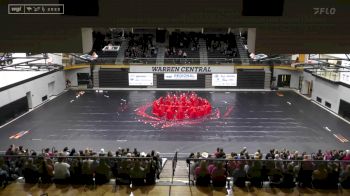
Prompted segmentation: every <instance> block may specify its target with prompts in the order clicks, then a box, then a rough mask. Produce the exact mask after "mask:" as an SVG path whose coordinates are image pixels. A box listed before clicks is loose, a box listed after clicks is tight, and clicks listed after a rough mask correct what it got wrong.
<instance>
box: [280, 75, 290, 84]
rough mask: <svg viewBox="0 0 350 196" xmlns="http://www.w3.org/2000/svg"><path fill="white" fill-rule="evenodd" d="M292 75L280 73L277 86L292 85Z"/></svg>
mask: <svg viewBox="0 0 350 196" xmlns="http://www.w3.org/2000/svg"><path fill="white" fill-rule="evenodd" d="M290 78H291V75H278V80H277V87H290Z"/></svg>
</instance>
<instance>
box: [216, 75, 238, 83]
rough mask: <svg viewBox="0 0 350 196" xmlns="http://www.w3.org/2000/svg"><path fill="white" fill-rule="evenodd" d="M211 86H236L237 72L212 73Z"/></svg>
mask: <svg viewBox="0 0 350 196" xmlns="http://www.w3.org/2000/svg"><path fill="white" fill-rule="evenodd" d="M212 86H237V74H213V75H212Z"/></svg>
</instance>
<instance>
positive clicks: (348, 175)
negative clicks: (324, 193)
mask: <svg viewBox="0 0 350 196" xmlns="http://www.w3.org/2000/svg"><path fill="white" fill-rule="evenodd" d="M340 184H341V186H342V187H343V188H344V189H350V165H347V166H346V167H345V170H344V171H343V172H342V173H341V174H340Z"/></svg>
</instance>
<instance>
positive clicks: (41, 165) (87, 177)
mask: <svg viewBox="0 0 350 196" xmlns="http://www.w3.org/2000/svg"><path fill="white" fill-rule="evenodd" d="M162 161H163V160H162V158H160V157H159V153H155V151H152V152H151V153H148V154H146V153H145V152H141V153H140V152H138V151H137V150H136V149H134V151H129V149H128V148H127V149H121V148H119V149H118V150H117V151H116V152H115V153H112V152H111V151H109V152H105V151H104V149H101V150H100V152H99V153H96V152H94V151H92V150H91V149H86V150H84V151H83V150H80V151H76V150H75V149H71V150H69V149H68V148H65V149H64V150H63V151H60V152H58V151H57V150H55V149H52V150H50V149H48V148H47V149H43V150H42V153H36V152H35V151H30V152H29V151H28V150H27V149H24V148H23V147H15V146H14V145H11V146H10V148H9V149H8V150H7V151H6V154H5V155H1V156H0V185H1V186H2V185H7V184H8V182H11V181H14V180H17V179H21V178H23V179H24V181H25V183H30V184H36V183H53V182H54V183H56V184H82V185H99V184H105V183H108V182H110V179H111V178H115V183H116V184H130V183H133V184H135V185H139V186H140V185H152V184H155V182H156V178H157V177H158V176H159V173H160V171H161V168H162Z"/></svg>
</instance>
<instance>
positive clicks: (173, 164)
mask: <svg viewBox="0 0 350 196" xmlns="http://www.w3.org/2000/svg"><path fill="white" fill-rule="evenodd" d="M176 165H177V151H176V152H175V155H174V157H173V160H172V175H171V183H173V182H174V176H175V170H176Z"/></svg>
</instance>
